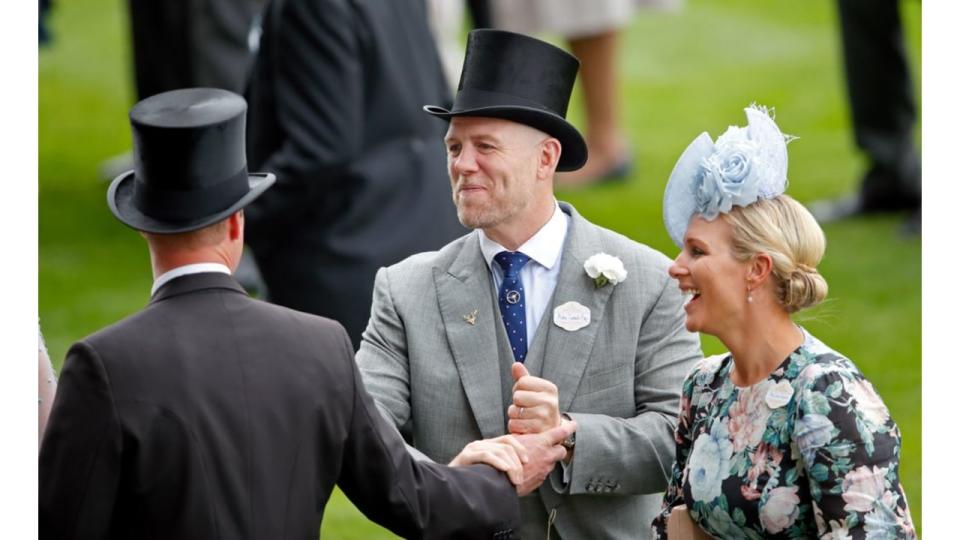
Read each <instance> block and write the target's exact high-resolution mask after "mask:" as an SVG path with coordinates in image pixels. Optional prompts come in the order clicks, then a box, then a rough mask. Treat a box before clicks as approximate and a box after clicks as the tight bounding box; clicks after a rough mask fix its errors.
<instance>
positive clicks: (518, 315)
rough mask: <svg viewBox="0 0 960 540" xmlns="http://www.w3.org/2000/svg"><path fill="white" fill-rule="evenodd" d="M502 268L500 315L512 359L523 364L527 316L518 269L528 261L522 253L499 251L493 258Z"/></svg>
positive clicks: (528, 258) (525, 350)
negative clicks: (511, 350)
mask: <svg viewBox="0 0 960 540" xmlns="http://www.w3.org/2000/svg"><path fill="white" fill-rule="evenodd" d="M493 260H495V261H497V264H499V265H500V268H503V283H501V284H500V293H499V295H498V297H497V298H498V300H499V303H500V315H502V316H503V324H504V325H505V328H506V330H507V338H509V339H510V347H511V348H512V349H513V357H514V358H515V359H516V360H517V362H523V360H524V358H526V357H527V316H526V311H524V306H525V304H526V302H525V301H524V298H523V282H522V281H520V269H521V268H523V266H524V265H525V264H527V263H528V262H529V261H530V257H527V256H526V255H524V254H523V253H520V252H519V251H517V252H510V251H501V252H500V253H497V255H496V256H495V257H494V258H493Z"/></svg>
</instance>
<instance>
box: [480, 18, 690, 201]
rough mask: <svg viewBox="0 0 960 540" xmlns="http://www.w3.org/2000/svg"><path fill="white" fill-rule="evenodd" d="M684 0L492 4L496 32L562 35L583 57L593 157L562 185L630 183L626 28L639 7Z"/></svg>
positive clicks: (564, 178) (560, 180) (559, 180)
mask: <svg viewBox="0 0 960 540" xmlns="http://www.w3.org/2000/svg"><path fill="white" fill-rule="evenodd" d="M680 5H682V0H591V1H586V0H490V11H491V16H492V21H493V24H494V26H495V27H496V28H501V29H503V30H510V31H513V32H520V33H524V34H538V33H547V34H556V35H559V36H562V37H563V38H564V39H566V41H567V43H568V44H569V46H570V50H571V52H573V55H574V56H576V57H577V58H579V59H580V65H581V74H580V84H581V85H582V88H583V104H584V120H585V121H586V124H587V125H586V137H587V148H588V149H589V154H590V157H589V159H588V160H587V163H586V165H584V166H583V167H582V168H581V169H579V170H577V171H570V172H564V173H560V174H558V175H557V185H558V186H561V187H578V186H586V185H591V184H596V183H602V182H606V181H611V180H625V179H626V178H627V177H629V175H630V174H631V172H632V170H633V160H634V157H633V150H632V149H631V147H630V141H629V140H628V139H627V136H626V134H625V129H624V127H623V126H622V125H621V118H622V116H623V112H622V109H621V96H620V78H619V69H618V66H617V62H618V58H619V56H618V55H619V52H620V46H621V44H620V40H621V34H622V29H623V28H624V27H626V26H627V25H628V24H630V19H631V17H632V16H633V14H634V12H635V10H636V8H637V7H638V6H640V7H651V8H661V9H664V8H666V9H678V8H679V6H680Z"/></svg>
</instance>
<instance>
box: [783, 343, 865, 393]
mask: <svg viewBox="0 0 960 540" xmlns="http://www.w3.org/2000/svg"><path fill="white" fill-rule="evenodd" d="M803 333H804V337H805V339H804V342H803V345H801V346H800V348H799V349H798V350H797V352H796V353H794V354H793V356H792V357H791V361H790V362H789V363H788V364H787V366H786V372H785V373H784V375H785V376H786V377H787V378H788V379H792V380H793V381H794V382H795V383H796V384H801V385H808V386H809V385H817V384H822V383H824V382H825V381H835V380H837V379H848V380H849V379H863V373H861V372H860V369H859V368H857V366H856V364H854V363H853V361H851V360H850V359H849V358H847V356H846V355H844V354H842V353H840V352H837V351H836V350H834V349H833V348H831V347H829V346H828V345H826V344H825V343H823V342H822V341H820V340H819V339H817V338H816V337H815V336H813V335H812V334H810V333H809V332H807V331H806V330H804V331H803Z"/></svg>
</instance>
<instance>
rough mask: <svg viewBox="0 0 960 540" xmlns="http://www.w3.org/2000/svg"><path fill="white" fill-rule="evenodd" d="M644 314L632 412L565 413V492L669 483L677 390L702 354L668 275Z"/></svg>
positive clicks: (646, 488) (649, 489) (633, 489)
mask: <svg viewBox="0 0 960 540" xmlns="http://www.w3.org/2000/svg"><path fill="white" fill-rule="evenodd" d="M663 271H664V275H666V268H664V269H663ZM643 321H644V322H643V325H642V327H641V329H640V336H639V339H638V342H637V351H636V356H635V357H634V381H633V383H634V409H635V416H633V417H630V418H620V417H615V416H607V415H602V414H591V413H576V412H571V413H569V415H570V417H571V418H573V419H574V420H576V421H577V426H578V428H577V439H576V440H577V446H576V450H575V452H574V455H573V460H572V461H571V464H572V468H571V475H570V483H569V485H568V486H567V489H568V493H569V494H572V495H576V494H607V495H637V494H648V493H661V492H663V490H664V489H665V488H666V487H667V480H668V479H669V477H670V473H671V470H672V466H673V460H674V453H675V446H676V444H675V442H674V431H675V428H676V422H677V411H678V409H679V406H680V389H681V387H682V385H683V380H684V377H685V376H686V375H687V373H689V372H690V370H691V368H693V366H694V363H695V362H697V361H698V360H701V359H702V358H703V353H702V352H701V350H700V341H699V336H698V335H697V334H694V333H690V332H687V330H686V328H685V324H684V321H685V314H684V311H683V298H682V295H681V294H680V290H679V289H678V288H677V287H675V286H673V285H672V284H671V280H669V279H664V280H663V287H662V289H661V290H660V294H659V296H658V298H657V300H656V302H655V303H654V304H653V306H652V308H651V309H650V310H649V311H648V312H647V313H645V314H644V319H643ZM554 474H556V473H554Z"/></svg>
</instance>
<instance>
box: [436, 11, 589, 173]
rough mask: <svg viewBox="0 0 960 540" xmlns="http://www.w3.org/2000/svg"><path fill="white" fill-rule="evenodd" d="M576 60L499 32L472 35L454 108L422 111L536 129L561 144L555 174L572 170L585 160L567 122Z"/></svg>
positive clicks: (584, 149)
mask: <svg viewBox="0 0 960 540" xmlns="http://www.w3.org/2000/svg"><path fill="white" fill-rule="evenodd" d="M579 67H580V61H579V60H577V58H576V57H575V56H573V55H572V54H570V53H568V52H566V51H564V50H562V49H558V48H557V47H554V46H553V45H550V44H549V43H545V42H543V41H540V40H538V39H534V38H532V37H530V36H525V35H523V34H514V33H513V32H505V31H503V30H489V29H484V30H474V31H472V32H470V35H469V36H468V37H467V54H466V57H464V59H463V72H462V73H461V74H460V84H459V85H458V86H457V97H456V98H455V99H454V102H453V108H452V109H450V110H447V109H445V108H443V107H440V106H438V105H426V106H425V107H424V108H423V110H425V111H427V112H428V113H430V114H432V115H434V116H437V117H440V118H444V119H447V120H449V119H450V118H451V117H454V116H488V117H492V118H504V119H506V120H513V121H514V122H519V123H521V124H526V125H528V126H532V127H535V128H537V129H539V130H540V131H543V132H545V133H547V134H549V135H551V136H553V137H556V138H557V139H558V140H559V141H560V145H561V147H562V150H561V152H560V162H559V163H558V164H557V170H558V171H574V170H576V169H579V168H580V167H582V166H583V164H584V163H586V161H587V144H586V142H584V140H583V137H582V136H581V135H580V132H579V131H577V128H575V127H573V125H571V124H570V123H569V122H567V120H566V115H567V104H568V103H569V102H570V93H571V92H572V91H573V81H574V80H575V79H576V78H577V69H579Z"/></svg>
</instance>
